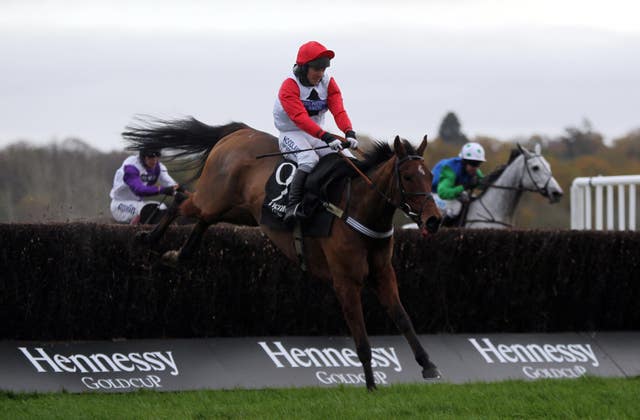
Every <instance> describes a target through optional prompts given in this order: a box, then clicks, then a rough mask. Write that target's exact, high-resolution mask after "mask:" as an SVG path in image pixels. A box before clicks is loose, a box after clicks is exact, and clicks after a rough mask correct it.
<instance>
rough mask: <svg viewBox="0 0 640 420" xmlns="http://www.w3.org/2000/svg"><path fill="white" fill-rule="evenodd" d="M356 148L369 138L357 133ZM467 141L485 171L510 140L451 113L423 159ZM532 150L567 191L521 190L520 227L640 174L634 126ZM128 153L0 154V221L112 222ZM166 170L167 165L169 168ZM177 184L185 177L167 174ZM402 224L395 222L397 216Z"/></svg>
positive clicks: (74, 141)
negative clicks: (574, 186) (116, 181)
mask: <svg viewBox="0 0 640 420" xmlns="http://www.w3.org/2000/svg"><path fill="white" fill-rule="evenodd" d="M361 139H362V141H361V144H362V145H363V147H366V143H368V142H370V141H371V137H368V136H361ZM467 141H477V142H479V143H481V144H482V145H483V146H484V147H485V150H486V153H487V162H486V164H485V165H484V166H483V171H484V172H485V174H486V173H489V172H491V170H493V169H495V168H497V167H498V166H500V165H502V164H504V163H506V162H507V160H508V158H509V154H510V152H511V149H513V148H514V147H515V144H514V142H505V141H500V140H498V139H495V138H491V137H476V138H468V137H467V136H466V135H465V134H464V132H463V130H462V124H461V122H460V120H459V119H458V117H457V116H456V114H455V113H453V112H449V113H448V114H447V115H446V116H445V117H444V118H443V120H442V123H441V125H440V129H439V132H438V137H437V138H436V139H434V140H432V141H430V143H429V147H428V148H427V151H426V154H425V161H426V163H427V165H428V166H429V167H433V166H434V165H435V164H436V163H437V162H438V160H440V159H442V158H446V157H451V156H456V155H457V154H458V152H459V149H460V147H461V146H462V145H463V144H464V143H465V142H467ZM518 142H519V143H520V144H521V145H522V146H524V147H527V148H529V149H533V147H534V145H535V144H536V143H540V144H541V145H542V149H543V152H542V153H543V155H544V156H545V158H546V159H547V160H548V161H549V163H550V165H551V168H552V171H553V175H554V177H555V178H556V180H558V182H559V183H560V185H561V186H562V188H563V189H564V191H565V197H564V198H563V199H562V201H561V202H560V203H559V204H555V205H550V204H548V203H547V201H546V199H545V198H543V197H541V196H539V195H537V194H534V193H525V194H524V195H523V197H522V201H521V203H520V206H519V208H518V212H517V222H516V226H518V227H524V228H568V227H569V224H570V222H569V211H570V210H569V203H570V197H569V192H570V187H571V182H572V181H573V179H574V178H576V177H581V176H597V175H605V176H606V175H627V174H640V129H638V130H635V131H632V132H630V133H628V134H627V135H625V136H623V137H621V138H617V139H614V140H613V141H612V142H611V144H610V145H606V144H605V142H604V140H603V136H602V135H601V134H600V133H598V132H597V131H595V130H594V129H593V127H592V126H591V124H590V123H589V121H586V120H585V121H583V122H582V124H581V125H579V126H571V127H567V128H566V129H565V132H564V134H563V135H561V136H558V137H555V138H551V137H545V136H539V135H533V136H530V137H529V138H523V139H520V140H519V141H518ZM128 155H129V153H127V152H125V151H114V152H109V153H103V152H100V151H99V150H97V149H95V148H93V147H91V146H89V145H88V144H87V143H86V142H85V141H83V140H82V139H78V138H69V139H66V140H64V141H63V142H61V143H51V144H49V145H46V146H33V145H30V144H28V143H26V142H19V143H15V144H12V145H10V146H7V147H5V148H4V149H1V150H0V222H2V223H12V222H32V223H38V222H68V221H96V222H110V221H111V214H110V211H109V203H110V199H109V191H110V190H111V186H112V182H113V176H114V174H115V171H116V170H117V169H118V168H119V167H120V165H121V164H122V161H123V160H124V159H125V158H126V157H127V156H128ZM168 166H169V169H170V172H171V164H170V163H169V164H168ZM171 173H172V176H173V177H174V178H175V179H176V180H177V181H178V182H182V181H184V180H186V179H188V178H189V177H190V175H191V174H190V173H180V172H171ZM396 220H397V222H398V223H403V221H402V219H401V218H398V219H396Z"/></svg>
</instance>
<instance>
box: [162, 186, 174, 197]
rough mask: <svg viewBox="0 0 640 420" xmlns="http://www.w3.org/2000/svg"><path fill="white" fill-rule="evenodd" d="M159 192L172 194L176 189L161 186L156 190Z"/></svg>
mask: <svg viewBox="0 0 640 420" xmlns="http://www.w3.org/2000/svg"><path fill="white" fill-rule="evenodd" d="M158 192H159V193H160V194H164V195H173V194H175V192H176V189H175V188H173V187H162V188H161V189H160V191H158Z"/></svg>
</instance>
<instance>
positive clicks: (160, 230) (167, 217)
mask: <svg viewBox="0 0 640 420" xmlns="http://www.w3.org/2000/svg"><path fill="white" fill-rule="evenodd" d="M187 198H188V197H187V195H186V194H183V193H181V192H177V193H176V195H175V197H174V199H173V203H171V206H170V207H169V208H168V209H167V212H166V213H165V214H164V215H163V216H162V218H161V219H160V222H158V224H157V225H156V226H155V227H154V228H153V230H152V231H151V232H138V233H137V234H136V241H137V242H141V243H144V244H148V245H153V244H156V243H157V242H158V240H159V239H160V238H162V236H163V235H164V233H165V232H166V231H167V228H168V227H169V225H170V224H171V223H172V222H173V221H174V220H175V219H176V217H178V215H179V212H180V205H181V204H182V203H183V202H184V201H185V200H186V199H187Z"/></svg>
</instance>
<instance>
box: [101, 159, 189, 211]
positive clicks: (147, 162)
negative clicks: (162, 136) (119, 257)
mask: <svg viewBox="0 0 640 420" xmlns="http://www.w3.org/2000/svg"><path fill="white" fill-rule="evenodd" d="M160 156H161V153H160V150H157V149H149V148H147V149H143V150H140V153H139V154H137V155H133V156H129V157H128V158H126V159H125V161H124V162H123V163H122V166H120V168H119V169H118V170H117V171H116V174H115V176H114V178H113V188H112V189H111V193H110V194H109V196H110V197H111V214H112V215H113V218H114V219H115V220H116V222H119V223H131V224H137V223H138V222H139V221H140V213H141V212H142V209H143V207H145V206H153V209H154V210H155V208H156V207H157V208H158V209H159V210H161V211H163V210H166V208H167V206H165V205H164V203H162V204H161V203H160V202H157V201H143V198H144V197H147V196H152V195H158V194H165V195H171V196H172V195H174V194H175V191H176V189H178V184H177V183H176V181H174V180H173V178H171V176H170V175H169V172H167V167H166V166H164V165H163V164H162V163H160ZM156 183H157V184H159V185H156ZM145 212H146V210H145ZM142 222H146V221H144V220H143V221H142Z"/></svg>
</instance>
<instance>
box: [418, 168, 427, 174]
mask: <svg viewBox="0 0 640 420" xmlns="http://www.w3.org/2000/svg"><path fill="white" fill-rule="evenodd" d="M418 172H420V173H421V174H422V176H426V175H427V174H426V172H425V171H424V169H423V168H422V166H418Z"/></svg>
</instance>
